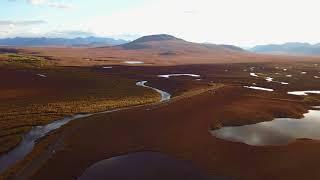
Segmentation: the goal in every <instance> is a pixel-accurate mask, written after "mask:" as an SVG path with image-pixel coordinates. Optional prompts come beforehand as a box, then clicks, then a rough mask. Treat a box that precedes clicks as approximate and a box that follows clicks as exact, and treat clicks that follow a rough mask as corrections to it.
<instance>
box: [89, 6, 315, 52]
mask: <svg viewBox="0 0 320 180" xmlns="http://www.w3.org/2000/svg"><path fill="white" fill-rule="evenodd" d="M319 6H320V2H319V1H318V0H305V1H292V0H282V1H279V0H268V1H262V0H241V1H237V0H223V1H221V0H197V1H185V0H161V1H160V0H157V1H156V0H153V1H152V2H148V3H146V4H144V5H142V6H140V7H136V8H133V9H126V10H123V11H120V12H115V13H113V14H111V15H109V16H97V17H94V18H91V19H88V20H87V21H86V23H85V24H86V26H87V28H88V29H89V30H91V31H93V32H95V33H97V34H100V35H117V34H124V33H131V34H140V35H146V34H156V33H168V34H173V35H176V36H178V37H182V38H185V39H187V40H190V41H196V42H212V43H227V44H237V45H243V46H250V45H253V44H261V43H281V42H287V41H302V42H303V41H308V42H317V41H319V40H320V34H319V31H320V24H319V23H316V22H317V21H318V17H320V11H319V10H318V7H319Z"/></svg>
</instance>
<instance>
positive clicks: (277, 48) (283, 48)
mask: <svg viewBox="0 0 320 180" xmlns="http://www.w3.org/2000/svg"><path fill="white" fill-rule="evenodd" d="M250 51H252V52H256V53H266V54H292V55H320V44H314V45H312V44H309V43H299V42H291V43H285V44H269V45H259V46H255V47H254V48H251V49H250Z"/></svg>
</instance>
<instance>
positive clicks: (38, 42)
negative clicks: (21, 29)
mask: <svg viewBox="0 0 320 180" xmlns="http://www.w3.org/2000/svg"><path fill="white" fill-rule="evenodd" d="M127 42H128V41H125V40H121V39H120V40H117V39H112V38H101V37H93V36H91V37H86V38H74V39H66V38H46V37H42V38H23V37H16V38H7V39H0V45H3V46H111V45H119V44H124V43H127Z"/></svg>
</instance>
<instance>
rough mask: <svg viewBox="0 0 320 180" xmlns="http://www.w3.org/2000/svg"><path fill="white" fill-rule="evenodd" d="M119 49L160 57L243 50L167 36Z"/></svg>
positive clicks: (144, 38)
mask: <svg viewBox="0 0 320 180" xmlns="http://www.w3.org/2000/svg"><path fill="white" fill-rule="evenodd" d="M119 47H121V48H122V49H124V50H149V51H150V50H151V51H158V52H159V54H160V55H174V54H184V53H209V52H214V51H215V52H226V53H228V52H230V51H239V49H241V48H237V47H235V46H231V45H215V44H201V43H192V42H188V41H185V40H183V39H180V38H177V37H174V36H171V35H167V34H159V35H150V36H143V37H141V38H139V39H137V40H134V41H132V42H129V43H126V44H122V45H120V46H119Z"/></svg>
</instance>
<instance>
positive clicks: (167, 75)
mask: <svg viewBox="0 0 320 180" xmlns="http://www.w3.org/2000/svg"><path fill="white" fill-rule="evenodd" d="M177 76H190V77H200V75H198V74H164V75H158V77H161V78H170V77H177Z"/></svg>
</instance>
